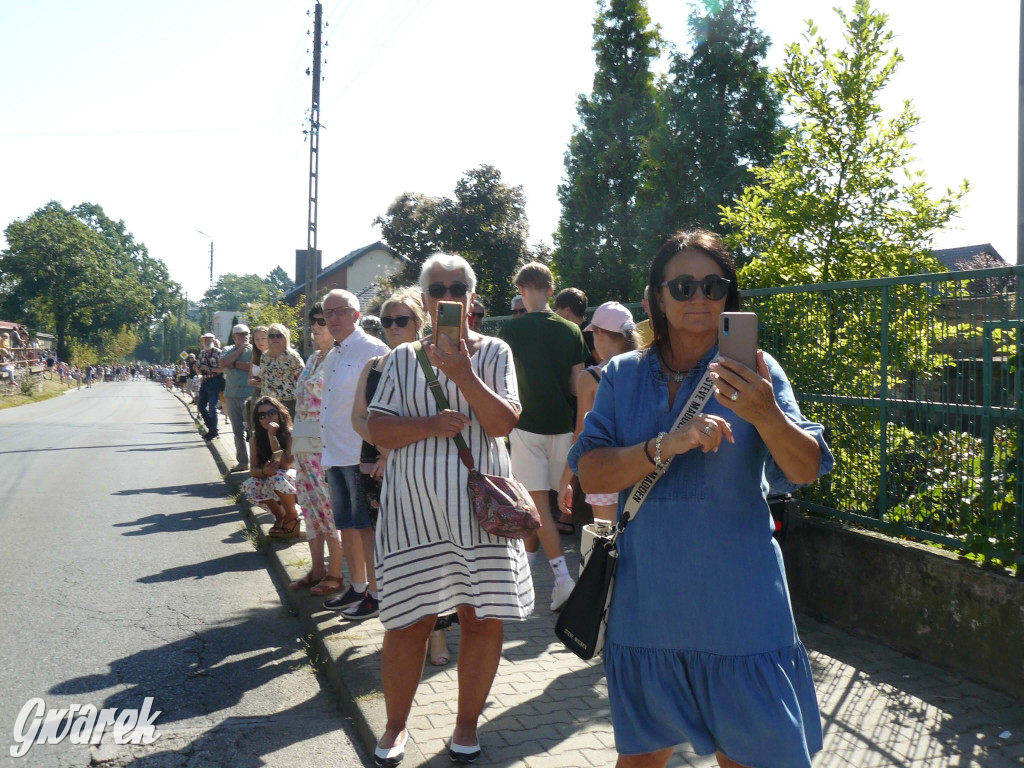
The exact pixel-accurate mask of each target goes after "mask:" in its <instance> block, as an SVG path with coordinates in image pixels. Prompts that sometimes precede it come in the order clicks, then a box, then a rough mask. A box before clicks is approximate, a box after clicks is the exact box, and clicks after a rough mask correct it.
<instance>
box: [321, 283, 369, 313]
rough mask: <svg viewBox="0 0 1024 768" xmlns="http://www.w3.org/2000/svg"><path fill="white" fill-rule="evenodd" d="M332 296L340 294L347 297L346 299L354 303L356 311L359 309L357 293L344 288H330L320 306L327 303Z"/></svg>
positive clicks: (344, 297)
mask: <svg viewBox="0 0 1024 768" xmlns="http://www.w3.org/2000/svg"><path fill="white" fill-rule="evenodd" d="M331 296H339V297H341V298H343V299H345V301H347V302H348V303H349V304H351V305H352V307H353V308H354V309H355V310H356V312H358V311H359V299H358V298H356V295H355V294H354V293H352V291H346V290H345V289H344V288H332V289H331V290H329V291H328V292H327V293H325V294H324V297H323V298H322V299H320V306H323V305H324V304H326V303H327V299H329V298H330V297H331Z"/></svg>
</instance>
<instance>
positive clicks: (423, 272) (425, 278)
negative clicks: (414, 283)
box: [420, 253, 476, 294]
mask: <svg viewBox="0 0 1024 768" xmlns="http://www.w3.org/2000/svg"><path fill="white" fill-rule="evenodd" d="M434 267H440V268H441V269H443V270H445V271H446V272H461V273H462V277H463V278H464V279H465V281H466V286H467V287H468V288H469V292H470V293H476V272H474V271H473V267H471V266H470V265H469V262H468V261H466V260H465V259H464V258H462V257H461V256H456V255H454V254H451V253H435V254H434V255H432V256H431V257H430V258H429V259H427V260H426V261H424V262H423V266H422V267H421V268H420V290H421V291H423V293H424V294H426V293H427V289H428V288H429V287H430V273H431V272H432V271H433V269H434Z"/></svg>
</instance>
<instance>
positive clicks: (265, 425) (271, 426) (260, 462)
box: [242, 396, 299, 539]
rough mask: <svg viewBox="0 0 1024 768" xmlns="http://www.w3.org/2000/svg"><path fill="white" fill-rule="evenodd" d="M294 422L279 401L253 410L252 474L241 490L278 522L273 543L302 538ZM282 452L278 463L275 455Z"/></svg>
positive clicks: (261, 403) (260, 403)
mask: <svg viewBox="0 0 1024 768" xmlns="http://www.w3.org/2000/svg"><path fill="white" fill-rule="evenodd" d="M291 433H292V418H291V416H290V415H289V413H288V409H287V408H285V407H284V406H283V405H282V404H281V402H280V401H279V400H276V399H274V398H273V397H267V396H264V397H261V398H259V399H258V400H257V401H256V404H255V406H253V431H252V441H251V445H250V447H249V456H251V457H252V458H251V459H250V463H249V474H250V475H251V477H250V478H249V479H248V480H246V481H245V482H244V483H242V490H243V491H244V492H245V497H246V498H247V499H248V500H249V503H250V504H255V505H258V506H263V507H266V508H267V509H269V510H270V513H271V514H272V515H273V516H274V519H275V520H276V522H275V523H274V525H273V527H272V528H271V529H270V534H269V535H270V537H271V538H273V539H293V538H295V537H296V536H298V535H299V515H298V512H297V510H296V509H295V481H294V480H293V479H292V476H293V475H294V472H293V471H292V472H289V470H290V469H291V468H292V467H294V466H295V457H294V456H292V454H291V443H292V434H291ZM277 451H280V452H281V453H280V455H279V456H278V458H277V460H276V461H275V460H274V454H275V453H276V452H277Z"/></svg>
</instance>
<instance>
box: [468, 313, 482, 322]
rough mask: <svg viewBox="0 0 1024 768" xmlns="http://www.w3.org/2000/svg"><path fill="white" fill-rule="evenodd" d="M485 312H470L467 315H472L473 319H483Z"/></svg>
mask: <svg viewBox="0 0 1024 768" xmlns="http://www.w3.org/2000/svg"><path fill="white" fill-rule="evenodd" d="M485 314H486V313H484V312H470V313H469V316H470V317H472V318H473V319H474V320H483V319H484V315H485Z"/></svg>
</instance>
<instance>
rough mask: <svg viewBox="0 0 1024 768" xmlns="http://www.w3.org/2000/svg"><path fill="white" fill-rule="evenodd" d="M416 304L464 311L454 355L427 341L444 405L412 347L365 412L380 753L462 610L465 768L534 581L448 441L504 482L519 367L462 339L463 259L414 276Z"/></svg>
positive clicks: (495, 343) (399, 742) (394, 751)
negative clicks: (456, 305) (376, 503)
mask: <svg viewBox="0 0 1024 768" xmlns="http://www.w3.org/2000/svg"><path fill="white" fill-rule="evenodd" d="M420 287H421V289H422V291H423V301H424V305H425V306H426V308H427V312H428V314H429V316H430V317H436V311H437V304H438V302H439V301H441V300H446V301H457V302H460V303H461V304H462V305H463V307H464V308H465V310H466V311H464V312H463V318H464V320H463V328H462V341H461V343H460V347H459V349H455V347H454V345H452V344H451V343H450V342H448V340H447V339H441V345H440V346H435V345H433V344H431V343H430V342H429V341H424V342H423V346H424V347H425V348H426V351H427V356H428V358H429V360H430V363H431V365H432V367H433V368H434V370H435V373H436V376H437V380H438V382H439V384H440V386H441V388H442V391H443V392H444V394H445V396H446V397H447V399H448V404H449V410H445V411H443V412H439V409H438V405H437V402H436V401H435V400H434V397H433V395H432V393H431V392H430V390H429V388H428V387H427V384H426V378H425V376H424V373H423V370H422V369H421V367H420V364H419V362H418V361H417V359H416V353H415V348H414V346H413V345H411V344H403V345H401V346H400V347H398V348H396V349H394V350H393V351H392V352H391V354H390V356H389V358H388V362H387V364H386V365H385V367H384V372H383V374H382V376H381V381H380V384H379V385H378V387H377V392H376V394H375V395H374V398H373V401H372V402H371V403H370V407H369V408H370V417H369V420H368V428H369V431H370V434H371V436H372V437H373V443H374V444H375V445H378V446H381V447H383V448H387V449H389V450H390V451H391V452H390V454H389V455H388V460H387V462H388V463H387V469H386V471H385V473H384V487H383V489H382V492H381V512H380V517H379V519H378V522H377V541H376V544H377V546H376V558H377V578H378V581H379V584H380V590H381V598H380V603H381V613H380V618H381V621H382V623H383V624H384V627H385V628H386V629H387V634H386V635H385V638H384V649H383V658H382V661H381V667H382V669H381V671H382V679H383V686H384V698H385V702H386V706H387V715H388V722H387V727H386V729H385V732H384V735H383V737H382V738H381V740H380V743H379V744H378V747H377V752H376V759H377V763H378V764H379V765H394V764H396V763H397V762H398V761H399V760H401V758H402V756H403V753H404V747H405V742H406V739H407V736H408V734H407V732H406V729H405V726H406V720H407V719H408V716H409V711H410V709H411V707H412V700H413V697H414V695H415V693H416V687H417V685H418V684H419V679H420V675H421V673H422V670H423V662H424V658H425V656H426V652H427V638H428V637H429V636H430V632H431V630H432V629H433V628H434V622H435V620H436V618H437V616H438V614H442V615H443V614H445V613H449V612H451V611H452V610H457V611H458V614H459V623H460V626H461V635H460V638H459V661H458V667H459V711H458V713H457V715H456V722H455V731H454V733H453V734H452V740H451V745H450V756H451V758H452V760H454V761H456V762H472V761H473V760H475V759H476V758H477V757H478V756H479V754H480V747H479V745H478V742H477V736H476V728H477V720H478V719H479V717H480V713H481V712H482V710H483V707H484V704H485V702H486V700H487V694H488V692H489V691H490V688H491V683H492V681H493V680H494V674H495V672H496V671H497V669H498V661H499V659H500V657H501V647H502V622H503V621H508V620H512V621H521V620H523V619H525V618H526V617H527V616H528V615H529V614H530V613H531V612H532V610H533V582H532V580H531V577H530V569H529V566H528V564H527V560H526V552H525V549H524V547H523V544H522V542H521V541H512V540H510V539H502V538H497V537H495V536H491V535H490V534H488V533H485V532H484V531H483V529H482V528H480V526H479V524H478V523H477V521H476V518H475V517H474V516H473V510H472V505H471V503H470V497H469V490H468V488H467V485H466V483H467V480H468V471H467V470H466V468H465V466H463V464H462V462H461V461H460V460H459V456H458V449H457V448H456V445H455V443H454V441H453V440H451V439H450V438H452V437H454V436H455V434H457V433H459V432H461V433H462V435H463V438H464V439H465V440H466V442H467V443H468V444H469V447H470V450H471V451H472V452H473V458H474V461H475V464H476V467H477V469H479V470H480V471H481V472H484V473H487V474H494V475H504V476H506V477H507V476H508V475H509V474H510V472H511V470H510V467H509V457H508V451H507V450H506V448H505V443H504V441H503V440H502V439H501V438H503V437H504V436H505V435H507V434H508V433H509V432H511V431H512V428H513V427H514V426H515V425H516V423H517V422H518V420H519V408H520V406H519V394H518V389H517V385H516V374H515V366H514V364H513V362H512V354H511V351H510V350H509V347H508V345H507V344H506V343H505V342H504V341H501V340H500V339H497V338H493V337H489V336H483V335H481V334H478V333H475V332H473V331H470V330H469V327H468V325H467V324H466V322H465V318H467V317H468V314H469V313H468V309H469V307H471V306H472V302H473V298H474V296H475V294H474V292H473V291H474V289H475V287H476V275H475V274H474V272H473V269H472V267H470V265H469V264H468V262H466V261H465V260H464V259H462V258H460V257H458V256H448V255H445V254H436V255H434V256H432V257H431V258H429V259H428V260H427V261H426V262H425V263H424V265H423V269H422V271H421V273H420Z"/></svg>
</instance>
